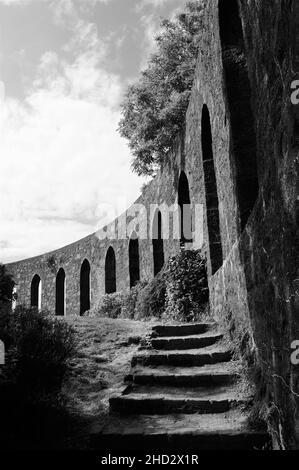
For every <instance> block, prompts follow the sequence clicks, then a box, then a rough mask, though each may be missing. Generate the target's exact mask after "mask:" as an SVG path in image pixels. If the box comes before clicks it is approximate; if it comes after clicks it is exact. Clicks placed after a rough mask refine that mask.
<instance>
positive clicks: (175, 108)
mask: <svg viewBox="0 0 299 470" xmlns="http://www.w3.org/2000/svg"><path fill="white" fill-rule="evenodd" d="M203 9H204V3H203V1H202V0H196V1H192V2H188V3H187V4H186V6H185V9H184V11H182V12H181V13H179V14H178V15H177V16H176V17H175V19H174V20H171V21H170V20H164V21H162V24H161V32H160V33H159V34H158V35H157V36H156V46H157V47H156V48H157V50H156V52H155V53H154V54H152V56H151V57H150V60H149V62H148V66H147V68H146V69H145V70H144V71H143V72H142V73H141V76H140V78H139V80H138V81H137V82H136V83H135V84H133V85H131V86H129V88H128V90H127V93H126V95H125V98H124V101H123V103H122V119H121V121H120V123H119V132H120V134H121V136H122V137H124V138H126V139H127V140H128V141H129V146H130V149H131V151H132V154H133V161H132V168H133V170H134V171H135V172H136V173H137V174H139V175H152V174H153V173H154V172H155V170H156V169H157V168H158V167H159V166H160V165H161V163H162V162H163V161H164V160H165V157H166V155H167V154H168V152H169V150H170V149H171V147H172V144H173V140H174V138H175V136H176V135H177V134H178V133H179V132H180V131H182V130H183V128H184V121H185V113H186V110H187V107H188V103H189V98H190V93H191V88H192V84H193V80H194V71H195V66H196V59H197V54H198V44H199V38H200V35H201V31H202V13H203Z"/></svg>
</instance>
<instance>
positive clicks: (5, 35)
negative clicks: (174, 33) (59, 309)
mask: <svg viewBox="0 0 299 470" xmlns="http://www.w3.org/2000/svg"><path fill="white" fill-rule="evenodd" d="M184 3H185V1H184V0H0V262H9V261H14V260H19V259H22V258H26V257H29V256H34V255H38V254H40V253H43V252H45V251H48V250H51V249H55V248H58V247H60V246H63V245H65V244H67V243H70V242H72V241H75V240H77V239H80V238H82V237H84V236H85V235H88V234H89V233H92V232H93V231H95V230H96V229H97V228H100V226H101V225H102V224H104V223H106V222H107V220H109V219H111V218H113V217H114V216H116V215H118V214H119V213H120V212H121V211H122V210H124V209H125V208H126V207H127V206H128V205H129V204H130V203H131V202H133V201H134V199H135V198H136V197H137V196H138V195H139V191H140V188H141V185H142V183H143V181H142V179H140V178H138V177H137V176H136V175H133V174H132V173H131V171H130V153H129V149H128V147H127V144H126V142H125V141H124V140H123V139H121V138H120V137H119V135H118V133H117V125H118V121H119V118H120V113H119V103H120V101H121V98H122V95H123V93H124V90H125V89H126V86H127V85H128V83H130V82H132V81H133V80H134V79H136V77H137V76H138V73H139V71H140V70H141V69H142V67H144V65H145V64H146V59H147V57H148V55H149V54H150V53H151V52H152V51H153V47H154V41H153V37H154V35H155V33H156V32H157V30H158V28H159V24H160V19H161V17H169V16H172V15H173V14H174V13H175V11H176V10H177V8H179V7H180V6H181V5H183V4H184Z"/></svg>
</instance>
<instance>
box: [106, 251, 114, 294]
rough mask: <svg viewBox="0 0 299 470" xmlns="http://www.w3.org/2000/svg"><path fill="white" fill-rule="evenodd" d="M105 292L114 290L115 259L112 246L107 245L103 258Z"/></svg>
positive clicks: (111, 292) (109, 292)
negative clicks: (104, 258) (104, 257)
mask: <svg viewBox="0 0 299 470" xmlns="http://www.w3.org/2000/svg"><path fill="white" fill-rule="evenodd" d="M105 292H106V294H113V293H114V292H116V260H115V252H114V249H113V248H112V246H110V247H109V249H108V251H107V254H106V260H105Z"/></svg>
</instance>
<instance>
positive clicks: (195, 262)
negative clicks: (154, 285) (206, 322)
mask: <svg viewBox="0 0 299 470" xmlns="http://www.w3.org/2000/svg"><path fill="white" fill-rule="evenodd" d="M165 277H166V305H165V307H166V308H165V317H169V318H172V319H174V320H180V321H192V320H194V319H195V318H197V317H198V315H199V314H200V312H202V311H204V310H205V309H206V304H207V302H208V300H209V289H208V282H207V274H206V262H205V259H204V258H203V257H202V254H201V251H200V250H181V251H180V252H179V253H178V254H177V255H176V256H173V257H172V258H170V259H169V261H168V263H167V267H166V270H165Z"/></svg>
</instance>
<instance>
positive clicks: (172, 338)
mask: <svg viewBox="0 0 299 470" xmlns="http://www.w3.org/2000/svg"><path fill="white" fill-rule="evenodd" d="M202 338H219V339H220V338H223V333H219V332H218V333H216V332H215V333H212V332H211V331H206V332H205V333H200V334H198V335H184V336H155V337H153V338H152V339H151V340H152V341H176V340H177V341H188V340H193V339H202Z"/></svg>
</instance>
